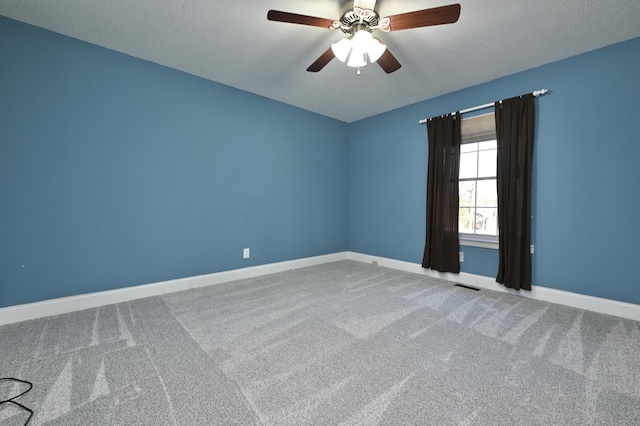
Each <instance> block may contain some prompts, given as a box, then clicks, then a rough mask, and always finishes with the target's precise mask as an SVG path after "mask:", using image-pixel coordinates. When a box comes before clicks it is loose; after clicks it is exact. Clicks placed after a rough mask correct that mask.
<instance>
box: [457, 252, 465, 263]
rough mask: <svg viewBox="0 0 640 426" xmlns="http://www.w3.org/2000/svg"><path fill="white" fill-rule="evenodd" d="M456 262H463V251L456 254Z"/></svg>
mask: <svg viewBox="0 0 640 426" xmlns="http://www.w3.org/2000/svg"><path fill="white" fill-rule="evenodd" d="M458 260H460V262H464V252H463V251H460V252H458Z"/></svg>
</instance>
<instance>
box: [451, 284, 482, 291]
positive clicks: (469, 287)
mask: <svg viewBox="0 0 640 426" xmlns="http://www.w3.org/2000/svg"><path fill="white" fill-rule="evenodd" d="M453 286H454V287H462V288H467V289H469V290H473V291H480V289H479V288H476V287H471V286H470V285H464V284H460V283H455V284H454V285H453Z"/></svg>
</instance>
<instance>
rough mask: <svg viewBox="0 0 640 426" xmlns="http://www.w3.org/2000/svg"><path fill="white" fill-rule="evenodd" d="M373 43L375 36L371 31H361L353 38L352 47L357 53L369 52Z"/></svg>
mask: <svg viewBox="0 0 640 426" xmlns="http://www.w3.org/2000/svg"><path fill="white" fill-rule="evenodd" d="M372 41H373V36H372V35H371V33H370V32H369V31H367V30H359V31H357V32H356V33H355V34H354V35H353V38H352V39H351V45H352V47H353V50H355V51H358V52H366V51H368V50H369V46H370V45H371V42H372Z"/></svg>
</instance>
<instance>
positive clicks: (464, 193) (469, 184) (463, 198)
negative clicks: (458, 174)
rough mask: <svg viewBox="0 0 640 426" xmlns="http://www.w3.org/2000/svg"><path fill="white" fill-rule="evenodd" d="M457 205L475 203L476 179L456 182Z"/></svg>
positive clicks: (462, 205) (469, 205) (464, 205)
mask: <svg viewBox="0 0 640 426" xmlns="http://www.w3.org/2000/svg"><path fill="white" fill-rule="evenodd" d="M458 192H459V203H458V204H459V207H475V205H476V202H475V201H476V181H475V180H467V181H462V182H460V183H459V184H458Z"/></svg>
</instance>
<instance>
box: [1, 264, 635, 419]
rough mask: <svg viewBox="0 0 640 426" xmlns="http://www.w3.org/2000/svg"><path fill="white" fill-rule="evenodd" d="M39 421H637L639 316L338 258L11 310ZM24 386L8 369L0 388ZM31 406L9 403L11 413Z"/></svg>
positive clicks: (20, 370) (13, 368)
mask: <svg viewBox="0 0 640 426" xmlns="http://www.w3.org/2000/svg"><path fill="white" fill-rule="evenodd" d="M0 342H1V345H0V377H5V376H12V377H17V378H21V379H26V380H30V381H32V382H33V384H34V386H33V389H32V390H31V391H30V392H29V393H27V394H25V395H23V396H21V397H20V398H18V401H19V402H21V403H22V404H23V405H25V406H27V407H30V408H31V409H33V410H34V412H35V414H34V416H33V418H32V420H31V423H30V424H32V425H43V424H46V425H154V426H155V425H518V424H521V425H638V424H640V359H639V358H640V324H639V323H637V322H634V321H630V320H624V319H619V318H616V317H612V316H607V315H601V314H596V313H592V312H588V311H583V310H578V309H572V308H568V307H564V306H559V305H553V304H548V303H544V302H540V301H535V300H531V299H527V298H521V297H518V296H513V295H510V294H504V293H496V292H491V291H488V290H481V291H479V292H476V291H472V290H468V289H465V288H460V287H455V286H453V285H452V283H449V282H446V281H441V280H437V279H433V278H428V277H424V276H420V275H414V274H409V273H405V272H401V271H396V270H392V269H386V268H382V267H375V266H371V265H367V264H363V263H358V262H353V261H341V262H335V263H329V264H325V265H320V266H314V267H309V268H304V269H298V270H293V271H288V272H283V273H278V274H273V275H267V276H262V277H258V278H253V279H247V280H241V281H236V282H232V283H227V284H223V285H218V286H211V287H207V288H202V289H196V290H190V291H184V292H178V293H172V294H169V295H165V296H162V297H151V298H147V299H140V300H135V301H131V302H127V303H121V304H117V305H108V306H104V307H100V308H97V309H89V310H86V311H81V312H75V313H70V314H65V315H60V316H56V317H50V318H45V319H39V320H33V321H27V322H22V323H17V324H11V325H8V326H4V327H0ZM18 389H19V387H18V386H17V385H16V386H4V387H0V393H1V394H0V399H2V398H4V397H6V396H7V395H9V394H11V393H12V392H17V393H19V392H18ZM25 419H26V415H25V414H24V412H22V411H20V409H19V408H17V407H12V406H3V407H0V425H2V426H7V425H19V424H23V423H24V420H25Z"/></svg>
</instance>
